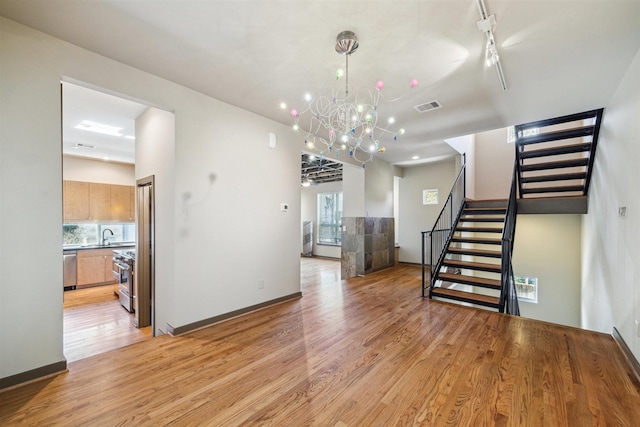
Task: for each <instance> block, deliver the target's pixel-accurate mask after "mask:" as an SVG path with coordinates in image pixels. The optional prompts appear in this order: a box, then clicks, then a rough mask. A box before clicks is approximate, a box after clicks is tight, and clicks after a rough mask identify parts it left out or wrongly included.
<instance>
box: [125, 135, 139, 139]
mask: <svg viewBox="0 0 640 427" xmlns="http://www.w3.org/2000/svg"><path fill="white" fill-rule="evenodd" d="M123 138H124V139H132V140H135V139H136V137H135V136H133V135H125V136H123Z"/></svg>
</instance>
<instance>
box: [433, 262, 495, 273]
mask: <svg viewBox="0 0 640 427" xmlns="http://www.w3.org/2000/svg"><path fill="white" fill-rule="evenodd" d="M442 265H443V266H445V267H453V268H459V269H461V270H473V271H484V272H486V273H496V274H500V266H499V265H498V266H497V268H489V267H470V266H460V265H456V264H449V263H447V262H444V263H443V264H442Z"/></svg>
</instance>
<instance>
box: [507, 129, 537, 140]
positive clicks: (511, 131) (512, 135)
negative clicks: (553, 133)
mask: <svg viewBox="0 0 640 427" xmlns="http://www.w3.org/2000/svg"><path fill="white" fill-rule="evenodd" d="M537 134H538V128H530V129H526V130H525V131H524V132H522V136H532V135H537ZM507 142H508V143H514V142H516V127H515V126H509V127H508V128H507Z"/></svg>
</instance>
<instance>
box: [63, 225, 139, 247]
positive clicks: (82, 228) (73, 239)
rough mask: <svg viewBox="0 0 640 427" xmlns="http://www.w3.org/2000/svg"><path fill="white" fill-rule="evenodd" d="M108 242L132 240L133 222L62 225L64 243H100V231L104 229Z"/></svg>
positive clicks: (133, 239) (133, 233)
mask: <svg viewBox="0 0 640 427" xmlns="http://www.w3.org/2000/svg"><path fill="white" fill-rule="evenodd" d="M107 228H108V229H109V230H111V231H112V232H113V235H111V234H110V233H106V234H105V237H106V238H108V239H109V242H112V243H114V242H133V241H135V240H136V225H135V224H129V223H127V224H64V225H63V226H62V232H63V240H62V242H63V244H65V245H99V244H101V243H102V232H103V230H105V229H107Z"/></svg>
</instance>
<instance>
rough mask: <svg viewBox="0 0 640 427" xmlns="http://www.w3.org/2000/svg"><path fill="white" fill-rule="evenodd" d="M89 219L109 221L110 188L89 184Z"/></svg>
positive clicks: (108, 186)
mask: <svg viewBox="0 0 640 427" xmlns="http://www.w3.org/2000/svg"><path fill="white" fill-rule="evenodd" d="M89 219H92V220H94V221H98V220H101V221H104V220H105V219H106V220H111V186H110V185H109V184H97V183H95V182H91V183H89Z"/></svg>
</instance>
